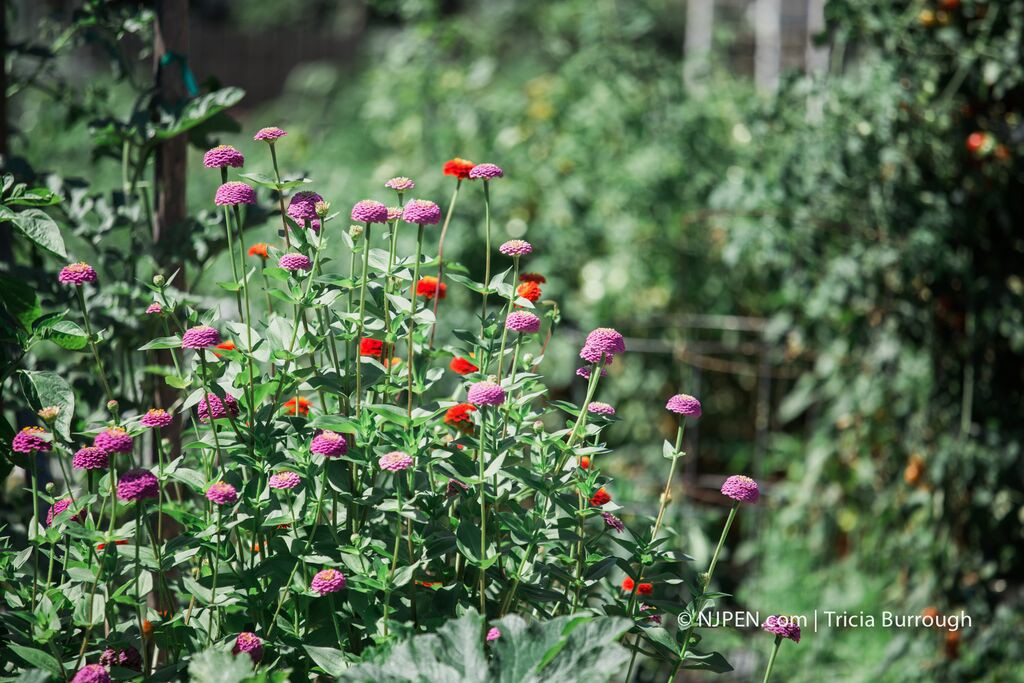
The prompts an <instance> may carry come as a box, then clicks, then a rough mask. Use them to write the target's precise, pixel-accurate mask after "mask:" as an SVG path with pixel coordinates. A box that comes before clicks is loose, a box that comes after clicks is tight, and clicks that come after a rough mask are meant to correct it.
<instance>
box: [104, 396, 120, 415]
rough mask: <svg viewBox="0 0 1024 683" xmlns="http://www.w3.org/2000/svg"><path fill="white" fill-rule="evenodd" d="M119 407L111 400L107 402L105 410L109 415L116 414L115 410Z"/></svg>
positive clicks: (118, 404)
mask: <svg viewBox="0 0 1024 683" xmlns="http://www.w3.org/2000/svg"><path fill="white" fill-rule="evenodd" d="M120 405H121V404H120V403H118V402H117V401H115V400H113V399H111V400H109V401H107V410H109V411H110V412H111V413H117V408H118V406H120Z"/></svg>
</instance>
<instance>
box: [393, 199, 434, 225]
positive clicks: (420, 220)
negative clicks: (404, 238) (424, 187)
mask: <svg viewBox="0 0 1024 683" xmlns="http://www.w3.org/2000/svg"><path fill="white" fill-rule="evenodd" d="M402 220H404V221H405V222H406V223H413V224H415V225H436V224H437V223H439V222H440V221H441V209H440V208H439V207H438V206H437V204H435V203H434V202H431V201H427V200H426V199H413V200H410V202H409V203H408V204H406V205H405V210H404V211H403V212H402Z"/></svg>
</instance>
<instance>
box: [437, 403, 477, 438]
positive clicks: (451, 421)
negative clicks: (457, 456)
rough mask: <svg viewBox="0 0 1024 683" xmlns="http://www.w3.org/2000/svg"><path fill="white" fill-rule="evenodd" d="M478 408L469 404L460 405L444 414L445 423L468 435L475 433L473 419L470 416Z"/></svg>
mask: <svg viewBox="0 0 1024 683" xmlns="http://www.w3.org/2000/svg"><path fill="white" fill-rule="evenodd" d="M474 410H476V407H475V406H473V405H472V404H469V403H459V404H458V405H454V406H452V407H451V408H449V409H448V410H447V412H445V414H444V423H445V424H446V425H448V426H449V427H454V428H455V429H458V430H459V431H460V432H465V433H466V434H468V433H470V432H472V431H473V418H472V417H471V416H470V413H472V412H473V411H474Z"/></svg>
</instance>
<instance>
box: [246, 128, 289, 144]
mask: <svg viewBox="0 0 1024 683" xmlns="http://www.w3.org/2000/svg"><path fill="white" fill-rule="evenodd" d="M285 135H288V133H286V132H284V131H283V130H281V129H280V128H276V127H274V126H271V127H269V128H260V129H259V130H258V131H256V135H253V136H252V139H253V140H257V141H259V140H262V141H264V142H267V143H270V144H271V145H272V144H274V141H275V140H277V139H278V138H283V137H284V136H285Z"/></svg>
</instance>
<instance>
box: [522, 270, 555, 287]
mask: <svg viewBox="0 0 1024 683" xmlns="http://www.w3.org/2000/svg"><path fill="white" fill-rule="evenodd" d="M519 281H520V282H536V283H537V284H538V285H542V284H544V283H545V282H547V281H548V280H547V278H546V277H544V276H543V275H541V274H540V273H520V274H519Z"/></svg>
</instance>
